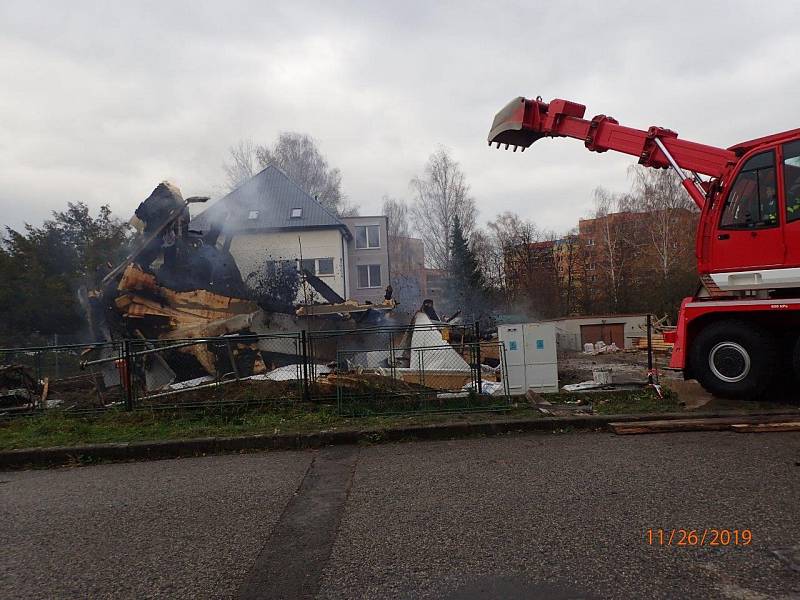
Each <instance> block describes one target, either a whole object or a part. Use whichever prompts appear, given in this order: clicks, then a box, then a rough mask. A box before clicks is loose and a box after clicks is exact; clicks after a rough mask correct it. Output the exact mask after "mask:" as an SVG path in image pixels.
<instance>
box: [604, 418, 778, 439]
mask: <svg viewBox="0 0 800 600" xmlns="http://www.w3.org/2000/svg"><path fill="white" fill-rule="evenodd" d="M786 421H787V417H786V415H775V416H774V417H772V416H756V417H747V416H742V417H713V418H704V419H691V418H689V419H668V420H653V421H638V422H624V423H623V422H614V423H609V424H608V427H609V429H611V431H613V432H614V433H616V434H618V435H632V434H641V433H678V432H687V431H730V430H732V429H733V426H734V425H763V424H768V423H786Z"/></svg>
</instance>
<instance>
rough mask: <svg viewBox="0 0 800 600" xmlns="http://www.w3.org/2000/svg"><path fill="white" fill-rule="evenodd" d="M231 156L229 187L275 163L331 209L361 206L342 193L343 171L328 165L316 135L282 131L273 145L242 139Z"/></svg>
mask: <svg viewBox="0 0 800 600" xmlns="http://www.w3.org/2000/svg"><path fill="white" fill-rule="evenodd" d="M230 158H231V160H230V162H228V163H225V164H224V165H223V168H224V169H225V173H226V175H227V179H228V185H229V187H230V189H234V188H236V187H238V186H239V185H241V184H242V183H243V182H244V181H246V180H247V179H249V178H250V177H252V176H253V175H254V174H255V173H256V172H257V171H258V170H259V169H263V168H264V167H266V166H267V165H269V164H272V165H275V166H276V167H278V168H280V169H281V170H282V171H283V172H284V173H286V174H287V175H288V176H289V178H290V179H292V181H294V182H295V183H296V184H297V185H299V186H300V187H301V188H302V189H303V190H304V191H306V192H307V193H308V194H309V195H311V196H313V197H314V198H316V199H317V201H318V202H319V203H320V204H322V205H323V206H324V207H326V208H328V209H329V210H331V211H333V212H335V213H337V214H338V215H341V216H351V215H356V214H358V207H357V206H355V205H353V204H350V203H349V202H348V201H347V197H346V196H345V195H344V194H343V193H342V174H341V172H340V171H339V169H336V168H332V167H330V166H329V165H328V161H327V160H326V159H325V157H324V156H323V155H322V153H321V152H320V151H319V148H317V144H316V142H315V141H314V139H313V138H312V137H311V136H309V135H307V134H304V133H295V132H283V133H281V134H280V135H279V136H278V139H277V141H276V142H275V144H274V145H272V146H264V145H260V144H254V143H253V142H252V141H249V140H247V141H242V142H239V143H238V144H237V145H236V146H233V147H232V148H231V149H230Z"/></svg>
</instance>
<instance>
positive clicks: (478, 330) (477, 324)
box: [475, 321, 483, 395]
mask: <svg viewBox="0 0 800 600" xmlns="http://www.w3.org/2000/svg"><path fill="white" fill-rule="evenodd" d="M475 339H476V340H477V343H476V344H475V370H476V371H477V377H476V380H477V382H478V395H480V394H482V393H483V381H482V378H483V373H482V372H481V322H480V321H475Z"/></svg>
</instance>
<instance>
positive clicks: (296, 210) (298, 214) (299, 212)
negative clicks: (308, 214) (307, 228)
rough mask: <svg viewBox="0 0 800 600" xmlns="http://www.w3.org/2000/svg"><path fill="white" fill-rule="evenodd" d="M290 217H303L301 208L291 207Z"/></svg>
mask: <svg viewBox="0 0 800 600" xmlns="http://www.w3.org/2000/svg"><path fill="white" fill-rule="evenodd" d="M292 218H293V219H302V218H303V209H302V208H293V209H292Z"/></svg>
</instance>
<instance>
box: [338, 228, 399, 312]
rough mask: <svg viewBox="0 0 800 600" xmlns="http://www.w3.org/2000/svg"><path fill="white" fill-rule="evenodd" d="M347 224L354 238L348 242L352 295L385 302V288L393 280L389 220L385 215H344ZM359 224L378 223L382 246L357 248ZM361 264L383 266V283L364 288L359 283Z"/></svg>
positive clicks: (362, 299) (361, 299) (348, 271)
mask: <svg viewBox="0 0 800 600" xmlns="http://www.w3.org/2000/svg"><path fill="white" fill-rule="evenodd" d="M342 221H343V222H344V223H345V225H347V227H348V229H349V230H350V233H351V235H352V238H351V239H350V240H349V242H348V243H347V255H348V256H347V265H348V270H347V273H348V277H349V279H350V280H349V282H348V285H349V287H350V297H351V298H355V299H356V300H358V301H360V302H365V301H369V302H374V303H376V304H379V303H381V302H383V297H384V294H385V288H386V286H387V285H389V284H390V283H391V281H392V279H391V276H392V274H391V271H390V263H389V246H388V231H387V220H386V217H385V216H372V217H369V216H366V217H342ZM359 225H378V226H379V227H380V246H379V247H378V248H356V227H357V226H359ZM359 265H379V266H380V268H381V285H379V286H377V287H370V288H362V287H359V285H358V267H359Z"/></svg>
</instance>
